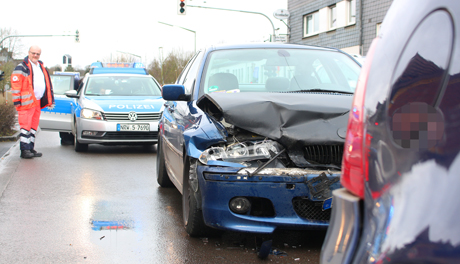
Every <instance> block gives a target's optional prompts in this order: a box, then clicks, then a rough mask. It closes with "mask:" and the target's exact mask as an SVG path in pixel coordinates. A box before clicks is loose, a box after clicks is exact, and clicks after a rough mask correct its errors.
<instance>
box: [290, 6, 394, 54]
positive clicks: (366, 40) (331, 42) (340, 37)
mask: <svg viewBox="0 0 460 264" xmlns="http://www.w3.org/2000/svg"><path fill="white" fill-rule="evenodd" d="M361 1H362V5H363V13H362V18H363V19H361V12H360V7H361ZM392 1H393V0H356V9H357V10H356V23H355V24H354V25H349V26H345V25H343V24H339V25H338V27H337V28H336V29H334V30H330V31H325V32H321V33H319V34H317V35H313V36H310V37H305V38H304V37H303V17H304V15H307V14H309V13H312V12H315V11H320V13H324V8H325V7H328V6H330V5H333V4H336V5H337V7H339V6H341V5H344V3H343V0H288V10H289V12H290V17H289V25H290V27H291V29H290V34H291V35H290V37H289V43H294V44H305V45H317V46H324V47H334V48H339V49H344V50H347V51H349V50H352V51H356V50H359V46H360V45H361V44H362V53H363V54H361V55H365V54H366V53H367V50H368V49H369V46H370V43H371V42H372V40H373V39H374V38H375V36H376V24H377V23H380V22H382V21H383V18H384V16H385V14H386V12H387V10H388V8H389V7H390V5H391V3H392ZM320 15H321V14H320ZM342 16H343V14H342V13H340V14H339V13H338V14H337V19H338V20H342V19H341V18H342ZM320 20H321V25H320V28H321V29H320V31H323V30H324V29H325V28H326V27H327V24H326V25H324V23H327V17H325V16H323V18H320ZM361 28H362V31H361ZM326 30H327V29H326ZM361 32H362V35H361ZM357 47H358V48H357Z"/></svg>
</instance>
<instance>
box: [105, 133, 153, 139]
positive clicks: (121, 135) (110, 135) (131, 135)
mask: <svg viewBox="0 0 460 264" xmlns="http://www.w3.org/2000/svg"><path fill="white" fill-rule="evenodd" d="M102 139H109V140H136V139H158V132H106V133H105V135H104V136H103V137H102Z"/></svg>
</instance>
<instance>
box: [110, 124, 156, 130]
mask: <svg viewBox="0 0 460 264" xmlns="http://www.w3.org/2000/svg"><path fill="white" fill-rule="evenodd" d="M117 131H150V124H117Z"/></svg>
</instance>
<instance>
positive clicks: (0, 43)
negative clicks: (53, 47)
mask: <svg viewBox="0 0 460 264" xmlns="http://www.w3.org/2000/svg"><path fill="white" fill-rule="evenodd" d="M76 35H77V34H74V35H11V36H6V37H4V38H3V39H2V40H0V45H2V43H3V41H4V40H5V39H8V38H13V37H21V38H22V37H75V36H76Z"/></svg>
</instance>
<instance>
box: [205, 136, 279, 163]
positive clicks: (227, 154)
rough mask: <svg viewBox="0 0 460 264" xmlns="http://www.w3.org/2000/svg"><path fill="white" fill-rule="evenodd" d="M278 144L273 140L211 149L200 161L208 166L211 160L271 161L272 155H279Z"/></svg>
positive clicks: (206, 151) (207, 150)
mask: <svg viewBox="0 0 460 264" xmlns="http://www.w3.org/2000/svg"><path fill="white" fill-rule="evenodd" d="M277 145H278V143H276V142H275V141H271V140H264V141H257V142H253V141H248V142H241V143H234V144H232V145H229V146H227V147H211V148H208V149H206V150H205V151H203V153H201V156H200V158H199V161H200V162H201V163H203V164H207V163H208V161H209V160H223V161H228V162H245V161H251V160H258V159H270V158H271V153H270V151H271V152H272V153H274V154H277V153H278V152H279V148H278V147H277Z"/></svg>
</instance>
